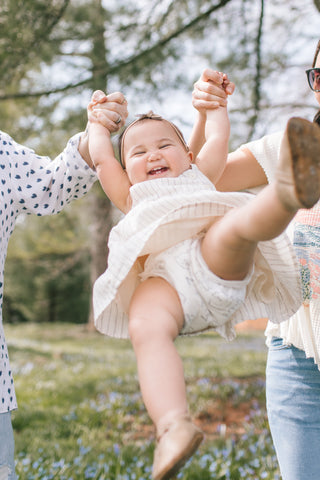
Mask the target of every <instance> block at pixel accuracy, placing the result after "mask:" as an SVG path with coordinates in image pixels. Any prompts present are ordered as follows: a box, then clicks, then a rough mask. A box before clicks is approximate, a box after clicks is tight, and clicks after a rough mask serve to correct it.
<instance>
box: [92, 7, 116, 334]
mask: <svg viewBox="0 0 320 480" xmlns="http://www.w3.org/2000/svg"><path fill="white" fill-rule="evenodd" d="M92 8H95V10H96V23H95V26H94V38H93V47H92V53H91V60H92V90H93V91H94V90H103V91H107V79H106V76H105V74H103V73H102V74H101V72H105V71H107V68H106V67H107V63H108V61H107V49H106V45H105V38H104V31H105V26H104V9H103V7H102V1H101V0H94V1H93V5H92ZM90 197H91V198H90V200H89V202H88V203H89V221H90V225H91V241H90V253H91V265H90V278H91V287H92V286H93V284H94V282H95V280H96V279H97V278H98V276H99V275H101V273H103V272H104V270H105V269H106V266H107V255H108V247H107V241H108V236H109V232H110V229H111V228H112V219H111V212H112V205H111V202H110V200H109V199H108V198H107V197H106V195H105V194H104V193H103V192H102V189H101V187H100V185H98V184H97V185H95V186H94V188H93V189H92V192H91V195H90ZM91 291H92V289H91ZM88 328H89V329H93V328H94V319H93V309H92V295H90V310H89V318H88Z"/></svg>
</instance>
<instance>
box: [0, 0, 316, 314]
mask: <svg viewBox="0 0 320 480" xmlns="http://www.w3.org/2000/svg"><path fill="white" fill-rule="evenodd" d="M317 4H318V2H317V1H316V0H314V1H312V0H293V1H292V2H290V4H285V5H283V2H281V1H279V0H269V1H268V2H264V1H263V0H259V1H258V0H257V1H252V0H251V1H249V0H220V1H219V0H205V1H203V0H174V1H173V0H163V1H161V2H159V1H155V0H154V1H147V0H135V1H134V2H133V1H132V0H117V2H115V1H111V0H108V1H103V0H82V1H79V0H77V1H76V0H55V1H53V2H45V1H44V0H29V1H28V8H26V3H25V2H22V0H16V1H15V2H10V1H9V0H5V1H4V2H2V5H1V6H0V19H1V20H0V22H1V28H0V46H1V47H2V48H1V53H0V61H1V65H2V66H4V70H5V74H4V75H3V76H2V78H1V79H0V115H1V118H2V125H1V128H2V129H3V130H7V131H8V132H10V134H12V136H13V137H14V138H15V139H17V140H18V141H20V142H21V143H27V144H28V145H31V146H33V147H34V148H36V149H37V151H39V152H42V153H46V154H51V155H53V154H56V153H58V151H59V150H60V148H62V147H63V145H64V143H65V142H66V140H67V138H69V137H70V135H71V134H73V133H75V132H77V131H79V130H82V129H83V128H84V125H85V123H86V113H85V107H86V105H87V102H88V101H89V99H90V96H91V92H92V91H93V90H95V89H97V88H99V89H102V90H108V91H114V90H118V89H121V90H123V91H124V93H125V94H126V95H127V98H128V100H129V108H130V111H131V112H132V113H135V112H141V111H143V110H145V109H150V107H152V108H153V109H154V110H156V111H159V113H162V114H164V115H168V116H170V118H172V119H173V120H174V121H176V122H177V123H178V124H180V126H181V127H182V128H183V129H184V130H185V131H186V132H187V133H188V132H190V128H191V125H192V121H193V113H192V108H191V106H190V92H191V89H192V84H193V82H194V81H195V79H196V78H197V77H198V76H199V74H200V73H201V71H202V69H203V68H204V67H205V66H208V65H211V66H213V67H215V68H218V69H220V70H223V71H227V72H228V73H229V75H230V77H231V78H232V79H233V80H234V81H235V82H236V85H237V90H236V94H235V95H234V97H233V98H232V99H231V100H230V102H229V103H230V116H231V123H232V139H231V147H235V146H237V145H239V144H240V143H242V142H244V141H246V140H248V139H250V138H253V137H257V136H258V135H262V134H264V133H266V132H268V131H271V130H275V129H277V128H282V127H283V124H284V121H285V120H286V119H287V117H288V116H289V115H291V114H292V113H293V112H295V113H298V114H301V115H304V116H310V117H311V116H312V111H313V108H314V107H312V106H311V100H310V107H309V108H307V109H306V108H305V105H306V104H307V103H308V102H307V101H306V98H307V97H306V96H307V95H308V94H309V92H308V90H307V88H306V86H305V77H304V75H302V74H301V72H303V66H304V65H305V66H307V65H308V64H309V63H310V62H311V58H310V59H308V58H306V56H305V51H307V52H308V55H310V56H312V51H313V49H314V46H315V44H316V41H317V40H318V22H317V20H318V18H317V17H316V15H319V14H318V10H317ZM288 25H290V29H288ZM306 25H308V29H306ZM313 25H314V26H313ZM275 38H276V39H277V41H276V42H275V41H274V39H275ZM306 49H307V50H306ZM292 79H293V80H292ZM71 212H72V213H71ZM112 213H113V212H112V207H111V205H110V203H109V201H108V200H107V199H106V198H105V196H104V195H103V194H102V193H101V190H100V189H99V187H95V188H94V190H93V191H92V192H91V193H90V194H89V198H87V199H85V200H84V201H83V202H82V201H81V202H77V203H76V204H74V206H72V208H71V209H70V212H68V215H71V216H72V215H73V216H74V218H76V219H77V220H76V221H81V222H82V223H81V224H82V226H83V231H86V233H85V234H84V235H83V236H82V237H81V238H82V239H83V243H82V244H81V246H80V245H78V244H77V245H78V247H79V249H80V251H83V252H84V251H86V252H87V253H86V255H83V256H82V258H86V259H87V262H88V264H87V269H89V262H90V265H91V281H93V280H94V279H95V278H96V276H97V275H98V274H99V273H101V270H103V269H104V267H105V261H106V253H107V252H106V237H107V234H108V231H109V229H110V227H111V224H112ZM76 221H75V223H76ZM48 225H50V226H51V227H50V228H54V229H55V232H56V233H55V236H56V238H57V239H60V237H62V238H63V235H64V230H63V229H64V228H65V226H63V224H62V222H61V221H60V220H58V217H57V219H53V218H52V219H50V220H49V222H47V221H46V220H44V219H37V218H36V219H32V220H31V219H28V222H22V223H21V225H20V227H21V228H20V230H21V231H20V232H19V234H20V235H21V233H22V232H26V237H27V236H28V232H29V233H30V231H35V232H38V238H41V236H42V235H44V236H45V232H46V230H47V228H48ZM23 237H24V235H23ZM23 237H22V238H23ZM58 243H59V240H58V242H57V244H58ZM14 245H15V244H14V243H13V244H12V248H11V249H10V257H9V261H10V258H12V255H13V256H14V249H13V247H14ZM64 246H65V252H66V254H67V255H68V254H70V252H71V251H73V252H74V253H75V251H74V250H72V249H70V247H68V245H67V242H66V243H65V242H64ZM20 248H21V251H23V249H24V251H25V252H26V253H25V254H26V255H30V254H31V252H30V249H29V248H28V242H27V241H25V242H24V245H21V246H20ZM33 248H36V247H35V244H34V245H33ZM68 252H69V253H68ZM59 255H62V256H61V257H60V256H59ZM63 255H64V254H63V252H61V251H60V249H59V248H58V246H57V247H56V254H54V255H52V256H48V257H47V258H48V263H47V265H50V268H51V267H52V270H53V271H57V268H56V267H57V265H59V262H60V260H61V259H63V258H65V257H64V256H63ZM49 259H50V262H49ZM51 262H52V264H51ZM55 262H57V263H55ZM32 263H33V264H34V262H32ZM48 268H49V267H48ZM80 271H83V269H81V268H80ZM36 275H38V276H39V275H40V277H41V278H42V277H43V281H44V283H45V284H46V282H47V281H48V282H49V284H50V285H51V287H50V289H49V287H48V288H47V289H43V295H44V296H45V295H47V296H49V297H51V296H53V293H48V292H53V287H52V282H53V280H52V279H51V280H49V279H46V278H45V269H44V268H42V269H40V271H37V272H34V276H36ZM7 278H8V277H7ZM9 280H10V277H9ZM78 280H79V279H77V281H78ZM55 281H56V282H61V278H56V280H55ZM50 282H51V283H50ZM12 283H13V282H12ZM8 288H11V287H10V284H9V287H8ZM55 288H56V290H58V286H57V285H56V287H55ZM89 290H90V289H89ZM11 291H12V292H13V291H14V289H13V288H12V289H11ZM45 292H47V293H45ZM75 292H76V294H77V295H78V296H79V295H80V296H81V295H82V293H81V292H79V289H75ZM13 298H14V295H12V296H10V299H11V303H12V302H13ZM81 298H82V297H81ZM83 298H87V300H88V298H89V293H88V291H87V289H86V288H85V289H84V290H83ZM47 302H48V303H49V300H48V299H47ZM80 303H81V302H80ZM63 318H68V316H67V315H65V316H63Z"/></svg>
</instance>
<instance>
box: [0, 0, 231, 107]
mask: <svg viewBox="0 0 320 480" xmlns="http://www.w3.org/2000/svg"><path fill="white" fill-rule="evenodd" d="M230 1H231V0H221V1H220V2H219V3H218V4H217V5H214V6H211V7H210V8H208V9H207V10H206V11H205V12H203V13H201V14H200V15H199V16H197V17H195V18H193V19H192V20H191V21H189V22H188V23H187V24H185V25H183V26H182V27H181V28H179V29H177V30H175V31H174V32H172V33H171V34H170V35H167V36H166V37H164V38H161V39H160V40H159V41H158V42H157V43H156V44H154V45H152V46H151V47H149V48H146V49H145V50H143V51H140V52H139V53H137V54H136V55H133V56H132V57H130V58H128V59H125V60H123V61H122V62H120V63H117V64H114V65H108V67H107V69H106V70H103V69H102V70H99V71H97V70H93V71H92V73H93V74H98V73H99V75H106V76H107V75H113V74H116V73H117V72H119V71H120V70H121V69H122V68H125V67H128V66H131V65H133V64H134V63H136V62H137V61H139V60H140V59H141V58H143V57H144V56H145V55H148V54H150V53H152V52H155V51H156V50H158V49H161V48H164V47H165V46H166V45H168V44H169V43H170V42H171V41H172V40H173V39H175V38H177V37H179V36H180V35H182V34H183V33H185V32H186V31H188V30H190V29H191V28H192V27H194V26H196V25H197V24H199V23H200V22H201V21H203V20H204V19H205V18H207V17H208V16H209V15H211V14H212V13H213V12H215V11H216V10H219V9H220V8H222V7H224V6H225V5H226V4H227V3H229V2H230ZM91 82H92V75H90V76H89V77H88V78H86V79H83V80H80V81H79V82H76V83H69V84H67V85H64V86H63V87H58V88H54V89H50V90H39V91H37V92H18V93H11V94H4V95H0V101H3V100H9V99H19V98H36V97H41V96H43V95H46V96H48V95H51V94H54V93H60V92H61V93H62V92H65V91H67V90H72V89H75V88H78V87H81V86H84V85H89V84H90V83H91Z"/></svg>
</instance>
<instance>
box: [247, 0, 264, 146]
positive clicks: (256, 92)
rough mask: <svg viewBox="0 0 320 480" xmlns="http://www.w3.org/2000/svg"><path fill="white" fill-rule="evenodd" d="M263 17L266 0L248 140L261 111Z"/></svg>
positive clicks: (262, 1)
mask: <svg viewBox="0 0 320 480" xmlns="http://www.w3.org/2000/svg"><path fill="white" fill-rule="evenodd" d="M263 18H264V0H261V9H260V17H259V25H258V34H257V39H256V74H255V85H254V90H253V107H254V114H253V116H252V117H251V119H250V123H251V129H250V132H249V136H248V140H251V139H252V137H253V135H254V131H255V126H256V122H257V119H258V115H259V111H260V100H261V46H262V26H263Z"/></svg>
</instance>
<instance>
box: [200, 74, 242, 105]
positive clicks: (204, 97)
mask: <svg viewBox="0 0 320 480" xmlns="http://www.w3.org/2000/svg"><path fill="white" fill-rule="evenodd" d="M234 89H235V84H234V83H233V82H230V80H229V78H228V75H227V74H225V73H222V72H218V71H216V70H212V69H210V68H206V69H205V70H204V71H203V73H202V75H201V77H200V78H199V80H198V81H197V82H196V83H195V84H194V88H193V92H192V105H193V107H194V108H195V109H196V110H198V111H199V113H205V111H206V110H212V109H214V108H218V107H226V106H227V103H228V95H232V94H233V92H234Z"/></svg>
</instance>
